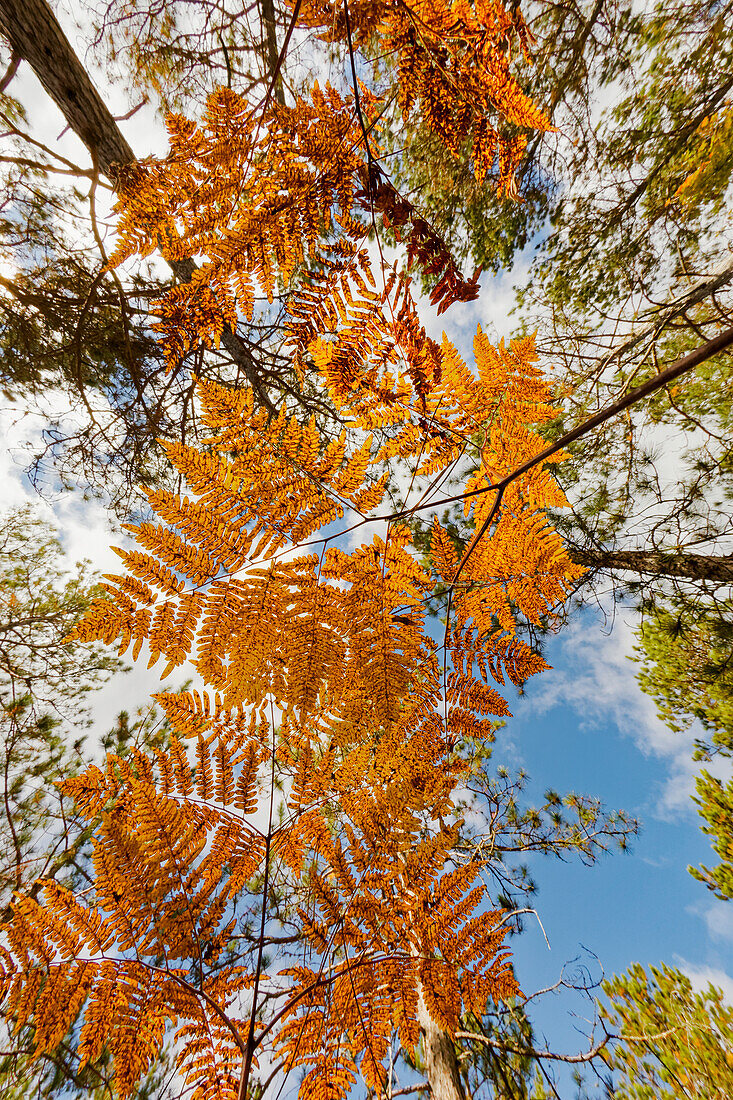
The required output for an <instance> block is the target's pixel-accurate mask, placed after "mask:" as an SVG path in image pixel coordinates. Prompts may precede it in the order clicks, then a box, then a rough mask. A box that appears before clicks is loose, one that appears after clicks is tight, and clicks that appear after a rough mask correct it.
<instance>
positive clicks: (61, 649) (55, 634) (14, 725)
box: [0, 506, 168, 1100]
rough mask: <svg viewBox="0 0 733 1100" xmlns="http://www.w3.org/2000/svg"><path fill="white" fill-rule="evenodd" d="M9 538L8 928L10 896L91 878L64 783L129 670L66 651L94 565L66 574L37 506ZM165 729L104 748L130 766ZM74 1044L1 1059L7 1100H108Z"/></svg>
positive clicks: (2, 631) (5, 680)
mask: <svg viewBox="0 0 733 1100" xmlns="http://www.w3.org/2000/svg"><path fill="white" fill-rule="evenodd" d="M0 526H1V527H2V531H3V534H2V537H1V538H0V552H1V555H2V556H1V560H2V571H1V572H0V783H2V786H3V795H2V798H1V799H0V805H1V806H2V811H0V849H1V850H2V863H1V864H0V908H2V910H3V911H4V915H5V917H7V908H6V907H7V905H8V902H9V900H10V898H11V895H12V893H13V892H14V891H18V890H22V891H24V892H26V893H30V894H31V895H33V894H34V893H35V892H36V890H37V887H36V886H35V885H34V882H35V880H36V879H38V878H54V879H57V880H59V881H61V882H64V883H65V884H66V885H68V886H72V885H73V884H74V883H77V884H80V883H81V880H83V879H85V878H87V877H88V854H89V848H88V842H89V837H90V834H91V828H88V827H84V825H83V824H81V823H80V822H79V821H78V820H77V819H76V814H75V812H74V807H73V806H72V805H70V803H69V800H68V799H66V800H64V799H63V798H62V796H61V793H60V791H59V789H58V788H57V786H56V780H57V779H58V778H59V777H60V776H62V775H63V776H68V775H73V774H76V773H77V772H78V771H79V770H80V769H81V768H82V767H83V766H84V765H85V764H86V763H87V762H88V753H89V749H88V748H87V749H86V751H85V735H84V734H83V732H82V730H83V729H84V727H85V726H86V725H87V724H88V719H87V705H88V702H89V698H90V693H91V692H92V691H93V690H94V689H95V688H99V687H101V686H102V685H103V684H104V682H105V681H106V680H107V679H108V677H109V676H110V675H112V674H113V673H114V672H117V671H119V670H121V669H122V668H123V667H124V666H123V665H122V662H121V661H120V660H119V659H118V658H116V657H114V656H112V655H111V654H110V653H109V652H108V651H107V649H106V647H104V646H99V645H95V646H89V645H84V646H79V645H74V644H67V643H65V642H64V638H65V636H66V635H67V634H68V633H69V632H70V631H71V629H72V627H73V626H74V625H75V624H76V622H77V621H78V620H79V618H80V616H81V615H82V614H83V612H84V611H85V610H86V609H87V608H88V607H89V604H90V602H91V600H92V599H94V598H95V596H97V595H98V594H99V589H98V587H97V585H96V584H95V583H94V580H93V578H92V577H91V575H90V572H89V567H88V563H80V564H77V566H76V567H75V569H73V570H71V569H68V568H67V566H66V564H65V562H64V554H63V548H62V546H61V544H60V543H59V542H58V540H57V539H56V538H55V536H54V533H53V531H52V530H51V529H50V528H49V526H48V525H47V524H46V523H44V522H43V521H42V520H41V519H40V518H38V516H37V515H36V513H35V511H34V509H33V508H32V507H30V506H28V507H25V508H19V509H16V510H14V511H11V512H6V513H5V514H4V515H3V516H2V518H1V519H0ZM157 719H158V716H157V715H155V714H154V713H152V712H150V711H148V712H146V713H144V714H141V715H138V716H136V717H135V718H134V719H132V720H131V719H130V717H129V715H127V714H125V713H123V714H121V715H120V716H119V718H118V720H117V723H116V725H115V727H114V728H113V729H112V730H110V731H109V733H108V734H107V735H106V736H105V737H104V739H103V745H102V747H103V748H105V749H107V750H109V751H113V752H117V753H121V754H124V753H125V752H126V751H127V750H128V749H129V748H130V747H131V746H132V745H135V744H141V743H145V744H148V745H150V746H151V747H152V746H155V745H158V744H162V743H164V742H165V741H166V739H167V731H166V727H165V725H164V724H163V723H161V722H160V721H159V720H157ZM8 1023H9V1022H8ZM74 1044H75V1038H74V1029H73V1028H72V1031H71V1033H70V1034H69V1035H68V1036H67V1037H66V1039H64V1040H63V1041H62V1042H61V1043H60V1044H59V1046H58V1048H57V1049H56V1050H55V1051H53V1052H52V1053H51V1054H49V1055H46V1056H44V1057H43V1059H42V1060H40V1061H37V1060H36V1059H35V1057H34V1055H33V1033H32V1030H30V1029H27V1030H26V1032H24V1033H23V1034H22V1035H20V1036H18V1037H16V1044H15V1046H16V1050H17V1051H18V1053H15V1054H12V1055H6V1056H3V1057H1V1058H0V1095H1V1096H2V1097H3V1098H4V1100H21V1098H25V1097H34V1098H36V1097H37V1098H48V1100H51V1098H52V1097H57V1096H60V1097H69V1098H72V1097H73V1098H77V1097H78V1098H81V1097H86V1096H92V1097H98V1098H99V1100H101V1098H102V1097H103V1096H109V1094H110V1084H109V1074H108V1062H109V1059H108V1057H107V1055H106V1054H105V1053H103V1054H102V1056H101V1058H100V1059H97V1060H96V1061H94V1060H93V1061H92V1062H90V1063H89V1064H88V1065H87V1066H85V1067H83V1068H80V1067H79V1065H78V1059H77V1058H76V1055H75V1053H74ZM167 1072H168V1068H167V1062H166V1059H165V1058H163V1059H162V1060H161V1062H160V1064H159V1066H158V1067H157V1069H156V1071H155V1073H153V1074H152V1075H151V1076H150V1078H149V1079H148V1080H147V1081H146V1082H145V1083H144V1085H143V1087H142V1089H141V1091H140V1092H139V1097H140V1100H152V1097H156V1098H160V1097H162V1095H163V1089H164V1077H165V1075H166V1073H167Z"/></svg>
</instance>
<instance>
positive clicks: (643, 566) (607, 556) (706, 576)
mask: <svg viewBox="0 0 733 1100" xmlns="http://www.w3.org/2000/svg"><path fill="white" fill-rule="evenodd" d="M570 557H571V558H572V560H573V561H574V562H576V563H577V564H578V565H585V566H587V567H588V568H589V569H609V570H613V571H616V570H626V571H628V572H631V573H646V574H648V575H650V576H654V577H679V578H680V579H682V580H692V581H711V582H712V583H714V584H733V554H728V555H726V556H721V557H714V556H707V555H704V554H685V553H681V552H676V551H662V550H576V549H572V550H571V551H570Z"/></svg>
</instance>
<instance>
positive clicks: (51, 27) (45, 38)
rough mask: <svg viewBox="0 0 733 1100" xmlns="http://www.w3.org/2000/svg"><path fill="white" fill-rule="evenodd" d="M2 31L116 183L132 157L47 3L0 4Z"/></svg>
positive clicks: (233, 345) (2, 0)
mask: <svg viewBox="0 0 733 1100" xmlns="http://www.w3.org/2000/svg"><path fill="white" fill-rule="evenodd" d="M0 32H2V34H3V35H4V36H5V37H6V38H7V40H8V42H9V43H10V45H11V47H12V49H13V51H14V52H15V53H16V54H18V55H19V56H20V57H21V58H22V59H23V60H24V61H27V63H28V64H29V65H30V67H31V68H32V69H33V72H34V73H35V74H36V76H37V77H38V80H39V81H40V82H41V84H42V85H43V87H44V88H45V89H46V91H47V92H48V94H49V95H50V96H51V99H52V100H53V101H54V103H55V104H56V106H57V107H58V108H59V110H60V111H61V113H62V115H63V116H64V118H65V119H66V121H67V123H68V124H69V127H70V128H71V129H72V130H73V131H74V133H75V134H76V135H77V137H78V138H80V140H81V141H83V142H84V144H85V145H86V147H87V149H88V150H89V152H90V153H91V154H92V157H93V159H94V162H95V165H96V167H97V168H98V169H99V171H100V172H102V173H103V175H105V176H107V178H108V179H109V180H111V182H112V183H116V182H117V176H118V168H117V166H118V165H119V166H120V167H121V166H123V165H125V164H132V163H133V162H134V161H135V160H136V157H135V154H134V153H133V151H132V149H131V148H130V146H129V144H128V143H127V141H126V139H125V137H124V135H123V134H122V132H121V130H120V128H119V126H118V125H117V123H116V122H115V120H114V118H113V116H112V115H111V114H110V112H109V110H108V108H107V106H106V105H105V103H104V100H103V99H102V97H101V96H100V94H99V92H98V91H97V89H96V88H95V87H94V84H93V83H92V81H91V78H90V76H89V73H88V72H87V71H86V69H85V68H84V66H83V65H82V63H81V62H80V61H79V58H78V57H77V56H76V54H75V53H74V50H73V49H72V47H71V44H70V42H69V40H68V38H67V37H66V35H65V34H64V32H63V30H62V28H61V26H60V24H59V22H58V20H57V19H56V16H55V15H54V13H53V12H52V11H51V8H50V7H49V5H48V3H47V2H46V0H0ZM167 262H168V266H169V267H170V269H171V271H172V272H173V274H174V275H175V276H176V278H177V279H178V280H179V281H180V282H182V283H189V282H190V281H191V279H192V277H193V273H194V271H195V270H196V265H195V264H194V262H193V260H191V259H189V258H187V257H186V258H185V259H181V260H168V261H167ZM221 342H222V344H223V345H224V347H225V348H226V350H227V351H228V352H229V354H230V355H231V357H232V359H233V360H234V362H235V363H236V364H237V366H238V367H240V368H241V369H242V370H243V371H244V374H245V375H246V377H247V380H248V381H249V383H250V385H251V386H252V388H253V390H254V392H255V394H256V395H257V397H258V399H259V400H260V402H261V403H262V404H264V405H266V406H267V407H268V408H269V409H270V411H273V409H274V406H273V405H272V402H271V401H270V399H269V397H268V396H267V394H266V393H265V391H264V390H263V387H262V382H261V379H260V376H259V373H258V370H257V366H256V364H255V361H254V359H253V358H252V354H251V352H250V350H249V348H248V347H247V346H246V345H245V344H244V343H243V342H242V341H241V340H240V339H239V337H238V336H236V334H235V333H233V332H232V330H231V329H230V328H229V327H228V326H227V327H225V329H224V332H223V333H222V338H221Z"/></svg>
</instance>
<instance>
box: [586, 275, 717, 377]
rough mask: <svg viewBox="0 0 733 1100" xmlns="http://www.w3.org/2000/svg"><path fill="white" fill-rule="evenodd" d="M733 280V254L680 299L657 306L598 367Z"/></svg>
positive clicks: (615, 357) (654, 333)
mask: <svg viewBox="0 0 733 1100" xmlns="http://www.w3.org/2000/svg"><path fill="white" fill-rule="evenodd" d="M731 280H733V256H730V257H728V258H727V259H725V260H724V261H723V262H722V263H721V264H720V266H719V267H718V268H717V269H716V270H715V271H714V272H713V273H712V275H710V276H708V277H707V278H705V279H700V280H699V281H698V282H697V283H696V284H695V285H694V286H693V287H691V288H690V289H689V290H688V291H686V292H685V293H684V294H681V295H680V296H679V297H678V298H675V299H674V301H672V302H668V303H667V305H664V306H661V307H660V308H659V309H656V310H655V311H654V314H653V317H652V319H651V320H650V321H649V323H648V324H646V325H644V326H643V327H642V328H640V329H637V331H636V332H632V333H631V335H630V336H628V337H627V338H626V339H625V340H623V341H622V342H621V343H620V344H617V345H616V347H613V348H611V349H610V350H609V351H607V352H606V353H605V354H604V355H602V356H601V358H600V359H599V361H598V369H599V370H602V369H603V368H604V367H606V366H608V364H609V363H612V362H613V361H614V359H620V358H621V356H622V355H625V354H626V353H627V352H629V351H632V350H633V348H635V347H636V346H637V345H638V344H640V343H641V342H642V341H643V340H645V339H646V338H647V337H648V336H656V335H657V333H658V332H659V330H660V329H661V328H662V326H663V325H665V324H666V323H667V321H671V320H673V319H674V318H675V317H679V316H680V315H681V314H683V313H685V311H686V310H688V309H689V308H690V307H691V306H695V305H697V304H698V303H699V302H704V301H705V299H706V298H709V297H710V295H711V294H715V292H716V290H720V288H721V287H724V286H726V285H727V284H728V283H730V282H731Z"/></svg>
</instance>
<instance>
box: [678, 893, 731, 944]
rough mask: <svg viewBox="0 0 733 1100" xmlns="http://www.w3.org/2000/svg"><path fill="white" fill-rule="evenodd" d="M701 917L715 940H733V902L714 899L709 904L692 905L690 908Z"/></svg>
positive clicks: (690, 911) (689, 910)
mask: <svg viewBox="0 0 733 1100" xmlns="http://www.w3.org/2000/svg"><path fill="white" fill-rule="evenodd" d="M688 912H689V913H694V914H695V915H696V916H698V917H700V919H701V920H702V921H704V922H705V925H706V927H707V930H708V935H709V936H710V938H711V939H713V940H724V941H731V942H733V904H731V902H729V901H718V900H715V901H712V902H710V903H709V904H707V905H705V904H698V905H692V906H690V907H689V909H688Z"/></svg>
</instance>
